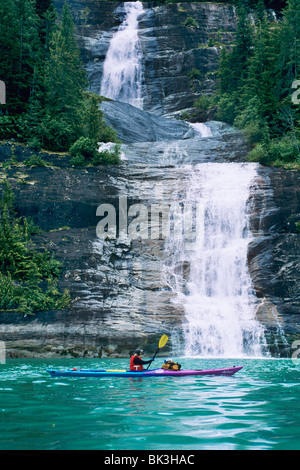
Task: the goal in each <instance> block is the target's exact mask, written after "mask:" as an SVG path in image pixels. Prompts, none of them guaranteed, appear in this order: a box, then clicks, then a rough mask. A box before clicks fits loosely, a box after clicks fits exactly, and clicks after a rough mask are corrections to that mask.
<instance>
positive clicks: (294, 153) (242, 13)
mask: <svg viewBox="0 0 300 470" xmlns="http://www.w3.org/2000/svg"><path fill="white" fill-rule="evenodd" d="M240 3H241V5H240V6H239V8H238V10H237V12H238V24H237V34H236V39H235V44H234V46H233V47H232V48H231V50H230V51H229V52H228V51H226V49H225V47H224V48H223V49H222V52H221V62H220V69H219V92H218V95H217V96H216V97H214V98H213V99H211V103H213V104H216V105H217V106H218V114H217V118H218V119H220V120H222V121H225V122H228V123H229V124H233V125H235V126H237V127H238V128H240V129H243V131H244V132H245V134H246V135H247V137H248V139H249V141H250V143H251V144H252V145H253V150H252V151H251V153H250V159H251V160H252V161H259V162H261V163H262V164H265V165H284V166H286V167H291V168H295V167H296V168H299V166H300V150H299V149H300V104H298V103H299V100H294V99H293V95H294V96H295V93H294V92H295V89H294V88H293V87H295V85H297V83H298V82H297V79H299V78H300V75H299V70H300V9H299V3H298V0H288V2H287V6H286V8H285V9H284V10H283V12H282V18H281V19H279V20H274V19H273V20H270V19H269V18H268V16H267V14H266V11H265V9H264V4H263V1H262V0H260V1H258V2H257V5H256V11H255V15H253V16H252V17H249V15H248V12H247V11H246V10H245V8H244V7H243V2H240ZM299 84H300V82H299V83H298V86H297V88H299ZM198 104H199V103H198ZM201 104H202V102H201V100H200V106H201ZM208 105H209V104H208Z"/></svg>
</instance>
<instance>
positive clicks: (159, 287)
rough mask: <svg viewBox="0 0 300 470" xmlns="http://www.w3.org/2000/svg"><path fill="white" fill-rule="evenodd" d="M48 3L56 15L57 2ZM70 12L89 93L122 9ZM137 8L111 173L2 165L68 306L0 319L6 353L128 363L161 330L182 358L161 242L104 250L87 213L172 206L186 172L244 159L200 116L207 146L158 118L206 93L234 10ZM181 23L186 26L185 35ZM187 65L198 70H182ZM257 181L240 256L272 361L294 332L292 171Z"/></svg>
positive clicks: (177, 308) (114, 114) (189, 129)
mask: <svg viewBox="0 0 300 470" xmlns="http://www.w3.org/2000/svg"><path fill="white" fill-rule="evenodd" d="M55 3H56V6H57V8H58V9H61V8H62V5H63V2H62V1H61V0H56V1H55ZM69 3H70V5H71V7H72V10H73V13H74V17H75V19H76V24H77V27H78V42H79V44H80V47H81V52H82V57H83V59H84V62H85V66H86V69H87V71H88V75H89V79H90V87H91V90H92V91H94V92H96V93H97V92H99V89H100V81H101V74H102V70H103V62H104V59H105V56H106V52H107V49H108V46H109V41H110V39H111V37H112V35H113V33H114V32H115V31H116V30H117V28H118V26H119V25H120V23H121V22H122V19H123V18H124V7H123V4H122V3H117V2H98V1H95V0H81V1H79V0H78V1H75V0H70V2H69ZM144 7H145V12H144V14H143V17H142V18H141V21H140V38H141V43H142V47H143V61H144V74H145V75H144V76H145V80H144V83H143V89H144V96H145V99H144V107H145V111H141V110H138V109H136V108H133V107H131V106H130V105H128V104H124V103H119V102H103V103H102V105H101V106H102V110H103V112H104V115H105V119H106V121H107V123H108V124H110V125H112V126H113V127H114V128H115V129H116V130H117V132H118V135H119V137H120V138H121V139H122V141H123V142H124V144H123V145H122V151H123V153H124V156H125V159H124V160H123V161H122V163H121V165H119V166H116V167H100V166H99V167H93V168H92V167H86V168H83V169H82V168H80V169H79V168H74V167H71V166H70V164H69V161H68V157H67V156H59V155H48V154H47V155H46V156H44V158H47V160H48V161H49V162H50V163H51V166H50V167H46V168H28V167H21V169H19V170H16V168H13V167H12V168H11V169H10V170H7V171H8V176H9V178H10V181H11V182H12V185H13V187H14V188H15V193H16V205H17V209H18V212H19V213H20V215H26V216H31V217H33V219H34V221H35V222H36V223H37V224H38V225H39V226H40V227H41V228H42V230H43V233H42V234H41V235H38V236H36V237H35V242H36V243H37V244H38V245H40V246H45V247H47V248H48V249H50V250H53V251H54V252H55V253H56V255H57V256H58V257H59V258H60V259H61V260H62V262H63V266H64V271H63V277H62V280H61V288H68V289H69V290H70V294H71V297H72V306H71V308H70V309H68V311H63V312H60V311H54V312H41V313H39V314H38V315H36V316H33V317H29V316H27V317H24V316H16V315H12V314H9V313H1V314H0V339H1V341H5V342H6V347H7V352H8V355H11V356H12V357H22V356H23V357H24V356H25V357H26V356H35V357H38V356H40V355H41V356H47V355H48V356H51V357H52V356H58V357H59V356H72V357H76V356H86V357H97V356H101V355H102V356H105V355H127V354H128V352H129V351H130V350H132V349H133V348H135V347H136V346H137V345H140V346H143V348H144V349H145V350H146V352H147V353H148V352H149V354H150V353H152V352H153V350H154V349H155V348H156V347H157V342H158V340H159V338H160V336H161V334H162V332H166V333H168V334H169V335H170V338H171V339H170V341H169V342H168V343H167V346H166V348H165V349H164V351H165V352H166V353H168V351H169V350H170V348H171V347H172V348H173V350H174V348H176V347H177V345H179V346H178V347H179V352H180V345H181V344H182V334H183V333H182V325H183V323H184V321H185V318H184V316H185V312H184V308H183V306H182V305H181V304H180V303H178V302H174V292H173V291H172V289H170V286H169V285H168V282H167V280H166V278H165V276H164V267H165V266H166V263H167V262H168V256H169V253H168V251H167V250H166V248H165V242H164V240H162V239H155V240H151V239H148V240H139V239H137V240H132V239H131V240H128V239H126V238H116V239H107V240H106V241H104V242H103V241H101V240H100V239H99V238H98V237H97V235H96V227H97V224H98V222H99V217H97V215H96V211H97V207H98V206H99V205H101V204H103V203H105V204H111V205H112V206H113V207H114V208H115V210H116V217H117V220H118V218H119V215H120V201H121V200H122V198H124V196H126V203H127V208H129V207H131V206H133V205H134V204H144V205H145V206H147V207H151V204H156V203H162V202H163V203H164V204H170V203H171V202H172V200H173V199H172V198H173V196H174V192H176V191H180V188H183V187H184V186H185V185H186V182H187V181H188V176H189V175H190V173H191V172H192V171H193V170H192V168H193V165H194V164H197V163H207V162H216V163H220V162H221V163H226V162H244V161H246V158H247V153H248V151H249V148H248V145H247V144H246V142H245V141H244V139H243V136H242V135H241V133H240V132H238V131H236V130H234V129H232V128H231V127H229V126H226V125H225V124H223V123H219V122H215V121H213V120H208V119H206V120H207V121H208V122H207V123H206V124H207V126H208V127H207V128H208V130H209V131H210V134H209V135H208V136H206V137H205V136H203V135H201V133H199V131H197V129H195V127H193V126H191V125H190V124H189V123H187V122H184V121H178V120H175V119H170V116H171V115H173V114H175V115H176V113H177V112H178V111H181V110H183V109H188V108H190V107H191V106H192V103H193V101H194V99H195V97H196V96H199V94H201V93H210V92H211V91H212V90H213V89H214V87H215V83H216V82H215V77H214V73H215V71H216V69H217V65H218V57H219V50H218V48H217V47H213V46H211V47H208V41H209V40H211V41H210V44H213V42H215V43H217V41H219V40H222V42H223V43H227V44H229V43H230V42H231V41H232V34H233V32H234V29H235V17H234V9H233V8H232V7H231V6H228V5H220V4H205V3H204V4H192V3H184V4H169V5H165V6H161V7H155V8H152V7H151V3H144ZM191 14H193V18H195V21H196V23H194V24H193V25H192V26H187V25H185V24H184V23H185V22H186V20H187V18H188V16H189V15H191ZM193 69H196V70H198V71H199V73H200V75H197V74H196V75H195V73H194V75H193V74H191V71H192V70H193ZM195 77H196V78H195ZM199 77H201V78H200V79H199ZM150 112H151V113H150ZM163 115H167V116H168V117H169V119H165V118H164V117H163ZM206 118H207V116H206ZM10 152H11V150H10V145H7V146H2V147H1V151H0V158H1V161H4V160H8V159H9V158H10V155H11V153H10ZM28 153H30V149H27V148H24V147H23V146H16V150H15V154H16V157H17V159H18V160H19V162H22V161H23V160H24V159H25V158H26V156H28ZM257 172H258V177H257V178H256V180H255V183H254V184H253V187H252V188H251V197H250V201H249V207H250V209H249V210H250V225H251V230H252V233H253V240H252V243H251V244H250V246H249V253H248V262H249V271H250V275H251V279H252V283H253V289H254V292H255V294H256V298H257V318H258V320H259V321H260V322H261V323H262V325H263V326H264V328H265V329H266V338H267V343H268V347H269V350H270V351H271V352H272V354H274V355H280V354H281V355H286V356H290V355H291V353H292V351H291V344H292V341H293V340H294V339H297V335H299V331H300V321H299V318H300V317H299V291H300V279H299V272H300V271H299V237H300V235H299V233H297V231H296V226H295V221H297V220H299V215H300V201H299V178H300V176H299V172H297V171H287V170H284V169H275V168H264V167H260V166H258V169H257ZM24 183H25V184H24ZM120 198H121V199H120ZM189 269H190V266H189V263H188V262H185V263H183V265H182V266H178V270H181V272H182V273H183V277H184V278H187V277H188V275H189Z"/></svg>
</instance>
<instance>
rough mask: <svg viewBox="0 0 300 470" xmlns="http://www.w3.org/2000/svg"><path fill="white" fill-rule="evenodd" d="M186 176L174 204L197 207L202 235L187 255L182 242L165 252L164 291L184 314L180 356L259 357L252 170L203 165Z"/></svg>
mask: <svg viewBox="0 0 300 470" xmlns="http://www.w3.org/2000/svg"><path fill="white" fill-rule="evenodd" d="M187 171H190V173H191V174H190V177H189V178H188V181H187V184H186V188H187V189H186V190H184V191H182V188H181V193H180V195H179V198H180V201H181V204H183V206H187V205H189V206H191V205H192V204H199V203H201V205H202V207H203V211H202V212H201V211H200V212H199V213H200V214H201V213H202V217H201V220H196V221H195V225H196V232H197V233H198V234H199V233H200V234H201V233H202V235H201V236H198V237H197V239H196V240H195V244H194V246H193V249H192V250H187V249H186V246H185V243H184V240H177V241H176V240H171V239H170V241H169V243H168V245H169V246H168V247H167V249H168V250H169V252H170V253H171V261H170V262H169V266H168V268H167V277H168V281H169V285H170V286H171V288H172V290H173V291H174V292H175V293H176V298H177V302H178V303H180V304H182V305H183V306H184V310H185V323H184V325H183V330H184V338H185V354H186V355H187V356H205V357H206V356H213V357H215V356H222V357H238V356H261V355H262V348H263V342H264V332H263V328H262V326H261V325H260V324H259V323H258V321H256V319H255V307H256V298H255V296H254V294H253V292H252V286H251V278H250V275H249V272H248V268H247V247H248V244H249V242H250V241H251V232H250V230H249V214H248V200H249V191H250V186H251V184H252V182H253V180H254V178H255V176H256V164H249V163H207V164H205V163H204V164H198V165H196V166H194V167H190V168H189V169H188V170H187ZM180 265H181V266H182V267H183V268H182V269H181V270H180V268H179V266H180ZM187 266H189V268H188V269H187Z"/></svg>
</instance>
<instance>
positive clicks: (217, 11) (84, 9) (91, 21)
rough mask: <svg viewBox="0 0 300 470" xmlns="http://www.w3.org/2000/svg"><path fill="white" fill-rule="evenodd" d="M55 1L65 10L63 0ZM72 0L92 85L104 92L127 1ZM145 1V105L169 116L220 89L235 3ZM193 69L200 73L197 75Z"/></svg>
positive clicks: (142, 25) (142, 32)
mask: <svg viewBox="0 0 300 470" xmlns="http://www.w3.org/2000/svg"><path fill="white" fill-rule="evenodd" d="M54 3H55V6H56V8H57V9H58V11H59V12H60V11H61V9H62V5H63V1H62V0H55V1H54ZM69 4H70V6H71V9H72V12H73V15H74V19H75V22H76V26H77V35H78V36H77V37H78V44H79V46H80V49H81V54H82V59H83V61H84V64H85V67H86V70H87V73H88V78H89V83H90V89H91V91H93V92H95V93H98V94H99V93H100V84H101V77H102V72H103V62H104V59H105V55H106V52H107V49H108V47H109V41H110V39H111V37H112V35H113V34H114V33H115V32H116V30H117V28H118V26H119V25H120V23H121V22H122V20H123V19H124V9H123V6H122V5H123V4H122V3H121V2H120V3H119V2H102V1H101V2H98V1H95V0H94V1H92V0H81V1H76V0H69ZM143 5H144V8H145V13H144V14H143V15H142V16H141V18H140V22H139V28H140V29H139V36H140V40H141V45H142V49H143V56H144V59H143V60H144V63H143V66H144V85H143V94H144V109H145V110H146V111H151V112H152V113H155V114H159V115H163V114H172V113H174V112H176V111H180V110H183V109H186V108H191V107H192V106H193V102H194V100H195V98H197V97H199V96H200V95H201V94H211V93H212V92H213V91H214V90H215V87H216V76H215V75H216V71H217V68H218V62H219V55H220V49H219V48H218V47H217V45H218V44H220V43H222V44H226V45H229V44H230V43H232V41H233V38H234V33H235V28H236V25H235V14H234V7H233V6H231V5H224V4H212V3H184V4H180V3H178V4H167V5H163V6H157V7H154V8H150V5H151V3H147V2H144V3H143ZM190 16H192V17H193V18H194V20H195V22H196V23H195V26H193V27H190V26H185V22H186V20H187V19H188V18H189V17H190ZM209 40H211V41H212V42H211V43H210V44H212V46H211V47H208V41H209ZM193 69H196V70H197V71H198V72H199V75H197V76H196V77H195V76H194V77H192V78H191V75H190V73H191V72H192V71H193Z"/></svg>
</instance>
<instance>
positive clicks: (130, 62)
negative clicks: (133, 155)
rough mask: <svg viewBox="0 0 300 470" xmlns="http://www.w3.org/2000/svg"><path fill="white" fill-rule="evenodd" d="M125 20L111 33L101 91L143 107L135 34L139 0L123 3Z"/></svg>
mask: <svg viewBox="0 0 300 470" xmlns="http://www.w3.org/2000/svg"><path fill="white" fill-rule="evenodd" d="M124 8H125V12H126V16H125V19H124V21H123V23H122V24H121V25H120V27H119V29H118V31H117V32H116V33H115V35H114V36H113V38H112V40H111V42H110V46H109V49H108V51H107V55H106V58H105V62H104V68H103V76H102V82H101V90H100V94H101V95H102V96H105V97H107V98H111V99H113V100H118V101H122V102H124V103H129V104H131V105H133V106H135V107H137V108H141V109H142V108H143V100H142V96H141V85H142V78H143V71H142V63H141V58H142V51H141V46H140V42H139V36H138V18H139V16H140V15H141V14H142V13H143V11H144V9H143V5H142V3H141V2H125V3H124Z"/></svg>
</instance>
